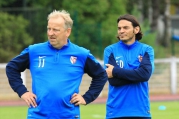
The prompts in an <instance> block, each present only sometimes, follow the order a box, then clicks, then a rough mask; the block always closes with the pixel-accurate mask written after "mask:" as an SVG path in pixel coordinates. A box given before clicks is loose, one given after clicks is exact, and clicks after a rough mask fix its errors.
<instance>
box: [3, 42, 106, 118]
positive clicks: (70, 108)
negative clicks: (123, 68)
mask: <svg viewBox="0 0 179 119" xmlns="http://www.w3.org/2000/svg"><path fill="white" fill-rule="evenodd" d="M26 68H28V69H30V71H31V77H32V92H33V93H34V94H35V95H36V96H37V100H36V102H37V107H36V108H33V107H31V108H29V109H28V115H27V119H47V118H48V119H80V110H79V106H75V105H74V104H71V103H70V100H71V97H72V95H73V94H74V93H79V86H80V83H81V80H82V76H83V74H84V73H87V74H88V75H89V76H91V77H92V82H91V84H89V85H90V86H89V90H88V91H87V92H86V93H85V94H84V95H83V98H84V99H85V101H86V103H87V104H88V103H90V102H92V101H93V100H95V99H96V98H97V97H98V95H99V94H100V92H101V91H102V89H103V86H104V85H105V83H106V81H107V75H106V71H105V70H104V69H103V67H102V66H101V65H100V64H99V63H98V61H97V60H96V59H95V58H94V56H93V55H92V54H91V53H90V52H89V50H86V49H85V48H82V47H79V46H77V45H75V44H73V43H71V42H70V41H69V40H68V44H67V45H65V46H63V47H62V48H61V49H59V50H58V49H55V48H53V47H52V46H51V44H50V43H49V42H45V43H39V44H35V45H30V46H29V47H28V48H26V49H25V50H24V51H22V52H21V54H20V55H19V56H17V57H15V58H14V59H12V60H11V61H10V62H9V63H8V64H7V66H6V73H7V76H8V79H9V83H10V85H11V87H12V89H13V90H14V91H15V92H17V93H18V95H19V96H20V97H21V95H22V94H24V93H25V92H27V89H26V87H25V86H24V85H23V84H22V79H21V78H20V72H22V71H24V70H25V69H26Z"/></svg>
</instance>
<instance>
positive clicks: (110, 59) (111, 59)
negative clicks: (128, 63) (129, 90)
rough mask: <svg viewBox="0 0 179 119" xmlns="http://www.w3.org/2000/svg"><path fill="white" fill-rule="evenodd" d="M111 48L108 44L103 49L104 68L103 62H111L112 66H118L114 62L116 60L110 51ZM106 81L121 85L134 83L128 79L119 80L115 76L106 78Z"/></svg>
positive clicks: (113, 84)
mask: <svg viewBox="0 0 179 119" xmlns="http://www.w3.org/2000/svg"><path fill="white" fill-rule="evenodd" d="M111 50H112V48H111V47H110V46H108V47H107V48H105V50H104V68H105V69H106V65H105V64H111V65H113V66H116V67H118V65H117V63H116V60H115V59H114V55H113V53H111V52H113V51H111ZM108 82H109V84H110V85H112V86H123V85H127V84H131V83H134V82H132V81H128V80H119V79H118V78H116V77H113V78H108Z"/></svg>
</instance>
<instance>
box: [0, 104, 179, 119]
mask: <svg viewBox="0 0 179 119" xmlns="http://www.w3.org/2000/svg"><path fill="white" fill-rule="evenodd" d="M159 107H166V109H164V108H163V109H159ZM26 111H27V107H24V106H20V107H17V106H14V107H0V119H26ZM151 113H152V119H179V101H178V102H177V101H171V102H151ZM81 119H105V104H90V105H87V106H81Z"/></svg>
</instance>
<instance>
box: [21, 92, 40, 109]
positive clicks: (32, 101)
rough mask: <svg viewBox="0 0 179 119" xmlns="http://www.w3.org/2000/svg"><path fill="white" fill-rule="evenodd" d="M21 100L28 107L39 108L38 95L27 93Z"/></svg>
mask: <svg viewBox="0 0 179 119" xmlns="http://www.w3.org/2000/svg"><path fill="white" fill-rule="evenodd" d="M21 98H22V99H23V100H24V101H25V102H26V104H27V105H28V107H31V106H33V107H34V108H35V107H37V103H36V98H37V97H36V95H35V94H33V93H32V92H26V93H24V94H23V95H22V96H21Z"/></svg>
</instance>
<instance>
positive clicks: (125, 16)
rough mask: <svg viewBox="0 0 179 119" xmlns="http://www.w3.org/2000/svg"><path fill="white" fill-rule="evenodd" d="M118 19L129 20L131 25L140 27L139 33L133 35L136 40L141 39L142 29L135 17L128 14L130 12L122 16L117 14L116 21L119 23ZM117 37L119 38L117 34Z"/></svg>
mask: <svg viewBox="0 0 179 119" xmlns="http://www.w3.org/2000/svg"><path fill="white" fill-rule="evenodd" d="M120 20H127V21H130V22H131V23H132V26H133V27H137V26H139V28H140V31H139V33H137V34H136V35H135V37H136V40H138V41H139V40H141V39H142V35H143V34H142V31H141V27H140V24H139V22H138V21H137V19H136V18H135V17H134V16H133V15H130V14H126V15H122V16H119V18H118V19H117V23H119V21H120ZM117 38H118V39H119V37H118V36H117Z"/></svg>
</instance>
